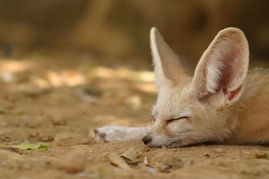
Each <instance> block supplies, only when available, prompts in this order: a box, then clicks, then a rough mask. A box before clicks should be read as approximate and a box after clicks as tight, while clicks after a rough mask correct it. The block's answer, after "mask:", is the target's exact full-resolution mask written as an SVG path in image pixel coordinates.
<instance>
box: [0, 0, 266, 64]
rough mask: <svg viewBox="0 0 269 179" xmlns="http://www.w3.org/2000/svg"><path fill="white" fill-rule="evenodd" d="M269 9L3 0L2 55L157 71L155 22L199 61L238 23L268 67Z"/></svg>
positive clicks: (212, 0) (193, 1)
mask: <svg viewBox="0 0 269 179" xmlns="http://www.w3.org/2000/svg"><path fill="white" fill-rule="evenodd" d="M268 7H269V1H267V0H258V1H252V0H237V1H234V0H170V1H167V0H147V1H145V0H128V1H126V0H76V1H73V0H39V1H36V0H24V1H21V0H0V57H2V58H15V59H23V58H28V59H29V58H38V59H40V58H42V59H46V60H48V59H50V58H45V57H56V58H53V60H67V59H69V60H78V59H88V60H89V61H93V62H94V63H98V64H99V63H101V64H104V65H111V66H113V65H116V66H117V65H127V66H130V67H131V68H138V69H150V68H151V59H150V50H149V30H150V28H151V27H153V26H155V27H158V28H159V30H160V31H161V32H162V34H163V35H164V38H165V39H166V41H167V42H168V43H169V44H170V46H171V47H172V48H173V49H174V50H175V51H176V52H177V53H178V54H180V56H183V57H185V58H186V59H187V60H188V61H189V62H190V63H192V64H195V63H196V62H197V60H198V59H199V57H200V55H201V54H202V52H203V50H205V48H206V47H207V45H208V44H209V43H210V41H211V40H212V39H213V37H214V36H215V35H216V33H217V32H218V31H219V30H221V29H222V28H224V27H228V26H235V27H239V28H241V29H242V30H243V31H244V32H245V33H246V36H247V38H248V40H249V43H250V50H251V65H252V66H268V59H269V21H268V17H269V11H268Z"/></svg>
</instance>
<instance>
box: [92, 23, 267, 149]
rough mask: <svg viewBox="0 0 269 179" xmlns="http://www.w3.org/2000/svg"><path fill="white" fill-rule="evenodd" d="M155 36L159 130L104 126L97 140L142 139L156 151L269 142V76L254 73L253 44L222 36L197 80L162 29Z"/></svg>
mask: <svg viewBox="0 0 269 179" xmlns="http://www.w3.org/2000/svg"><path fill="white" fill-rule="evenodd" d="M150 37H151V48H152V56H153V62H154V65H155V67H154V69H155V76H156V84H157V88H158V97H157V101H156V104H155V105H154V106H153V110H152V116H153V117H154V119H155V120H154V123H153V125H151V126H148V127H145V128H128V127H122V126H106V127H101V128H97V129H95V130H94V133H95V136H96V138H97V139H99V140H104V141H107V142H109V141H129V140H141V139H142V141H143V142H144V143H145V144H146V145H148V146H151V147H156V146H167V147H180V146H185V145H190V144H196V143H201V142H206V141H211V142H217V143H226V144H258V143H269V129H268V128H269V117H268V116H269V71H268V70H261V69H256V70H251V71H250V72H249V73H248V64H249V49H248V42H247V39H246V37H245V35H244V33H243V32H242V31H241V30H240V29H237V28H226V29H224V30H222V31H220V32H219V33H218V34H217V36H216V37H215V39H214V40H213V41H212V42H211V44H210V45H209V47H208V48H207V50H206V51H205V52H204V54H203V55H202V57H201V59H200V61H199V63H198V65H197V67H196V69H195V72H194V76H193V77H191V76H190V75H189V74H187V72H186V70H185V69H184V67H183V65H182V64H181V62H180V59H178V57H177V56H176V55H175V53H174V52H173V51H172V50H171V48H170V47H169V46H168V45H167V44H166V42H165V41H164V40H163V38H162V36H161V34H160V33H159V32H158V30H157V29H156V28H153V29H152V30H151V34H150ZM247 73H248V75H247ZM143 136H144V137H143ZM142 137H143V138H142Z"/></svg>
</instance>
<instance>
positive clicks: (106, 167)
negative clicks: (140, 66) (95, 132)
mask: <svg viewBox="0 0 269 179" xmlns="http://www.w3.org/2000/svg"><path fill="white" fill-rule="evenodd" d="M0 63H1V64H0V77H1V80H0V81H1V82H0V85H1V90H0V178H3V179H9V178H16V179H20V178H21V179H30V178H39V179H43V178H44V179H48V178H50V179H54V178H57V179H58V178H59V179H60V178H65V179H66V178H100V179H103V178H140V179H141V178H143V179H146V178H151V179H152V178H214V179H216V178H225V179H226V178H269V167H268V166H269V148H268V147H266V146H222V145H199V146H192V147H184V148H177V149H166V148H154V149H152V148H147V147H146V146H144V145H143V144H142V143H141V142H130V143H118V142H115V143H101V142H95V141H94V140H93V138H92V136H91V135H92V134H91V130H92V129H93V128H95V127H98V126H102V125H116V124H117V125H126V126H142V125H146V124H148V123H149V122H150V120H151V119H150V115H149V111H150V109H151V106H152V104H153V103H154V100H155V96H156V93H155V89H154V84H153V78H152V75H153V74H152V73H150V72H141V71H133V70H128V69H127V68H123V67H117V68H104V67H100V66H95V65H94V66H93V65H91V64H89V63H88V62H85V61H76V62H72V61H66V62H57V63H56V62H55V61H53V60H49V61H46V63H45V62H44V61H34V60H30V61H28V60H19V61H17V60H1V61H0ZM37 142H45V143H48V144H50V145H51V147H50V148H49V149H48V151H43V152H41V151H36V150H20V149H17V148H14V145H18V144H22V143H37ZM130 153H131V154H132V155H131V157H130V158H129V160H127V159H126V158H123V157H122V156H126V154H127V155H129V154H130ZM127 158H128V157H127Z"/></svg>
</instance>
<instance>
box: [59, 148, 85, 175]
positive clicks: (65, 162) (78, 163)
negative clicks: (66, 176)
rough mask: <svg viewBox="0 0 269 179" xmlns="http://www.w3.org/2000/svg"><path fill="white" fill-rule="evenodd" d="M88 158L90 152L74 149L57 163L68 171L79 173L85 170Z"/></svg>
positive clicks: (60, 167)
mask: <svg viewBox="0 0 269 179" xmlns="http://www.w3.org/2000/svg"><path fill="white" fill-rule="evenodd" d="M87 159H88V153H87V152H85V151H82V150H78V149H77V150H74V151H71V152H69V153H68V154H66V155H65V156H64V157H63V158H61V159H60V160H58V162H57V163H56V165H57V167H58V168H59V169H61V170H64V171H65V172H67V173H78V172H81V171H83V170H84V168H85V166H86V164H87Z"/></svg>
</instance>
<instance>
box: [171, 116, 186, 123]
mask: <svg viewBox="0 0 269 179" xmlns="http://www.w3.org/2000/svg"><path fill="white" fill-rule="evenodd" d="M181 119H188V116H182V117H178V118H174V119H168V120H166V122H167V124H168V123H170V122H173V121H178V120H181Z"/></svg>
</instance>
